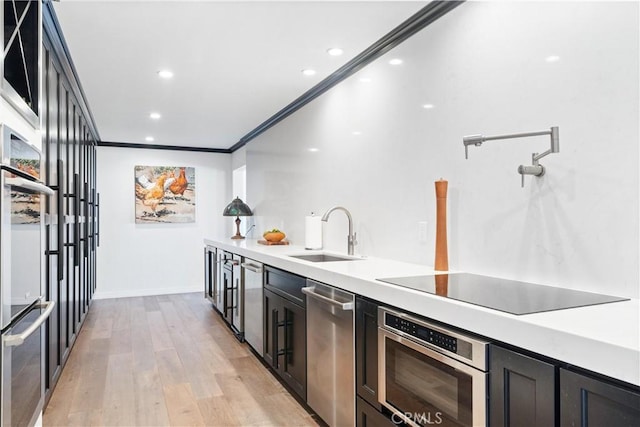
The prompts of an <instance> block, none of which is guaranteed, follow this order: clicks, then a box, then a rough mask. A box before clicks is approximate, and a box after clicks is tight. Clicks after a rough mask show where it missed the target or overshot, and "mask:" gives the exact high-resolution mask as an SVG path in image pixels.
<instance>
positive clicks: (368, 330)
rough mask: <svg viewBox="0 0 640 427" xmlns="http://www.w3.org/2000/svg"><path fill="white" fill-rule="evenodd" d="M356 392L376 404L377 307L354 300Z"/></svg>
mask: <svg viewBox="0 0 640 427" xmlns="http://www.w3.org/2000/svg"><path fill="white" fill-rule="evenodd" d="M356 391H357V393H358V395H359V396H360V397H362V398H363V399H365V400H366V401H367V402H369V404H371V405H373V406H374V407H376V408H377V409H380V403H378V305H377V304H376V303H374V302H371V301H368V300H366V299H363V298H360V297H358V298H356Z"/></svg>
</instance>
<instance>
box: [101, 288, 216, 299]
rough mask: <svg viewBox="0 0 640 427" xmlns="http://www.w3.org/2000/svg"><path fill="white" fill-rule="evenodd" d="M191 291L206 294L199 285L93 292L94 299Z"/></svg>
mask: <svg viewBox="0 0 640 427" xmlns="http://www.w3.org/2000/svg"><path fill="white" fill-rule="evenodd" d="M190 292H202V295H204V288H203V287H202V286H198V287H186V288H185V287H182V288H150V289H122V290H118V291H101V290H100V289H97V290H96V293H95V294H93V299H108V298H128V297H146V296H150V295H169V294H186V293H190ZM203 298H204V296H203Z"/></svg>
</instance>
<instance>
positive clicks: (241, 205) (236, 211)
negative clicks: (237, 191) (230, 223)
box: [222, 197, 253, 216]
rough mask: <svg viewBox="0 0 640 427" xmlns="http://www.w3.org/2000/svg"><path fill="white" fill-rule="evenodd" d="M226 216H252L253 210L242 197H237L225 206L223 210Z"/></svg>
mask: <svg viewBox="0 0 640 427" xmlns="http://www.w3.org/2000/svg"><path fill="white" fill-rule="evenodd" d="M222 215H224V216H251V215H253V212H251V208H250V207H249V206H248V205H247V204H246V203H245V202H243V201H242V200H240V198H238V197H236V198H235V199H233V201H232V202H231V203H229V204H228V205H227V207H226V208H224V211H223V212H222Z"/></svg>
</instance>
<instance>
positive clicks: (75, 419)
mask: <svg viewBox="0 0 640 427" xmlns="http://www.w3.org/2000/svg"><path fill="white" fill-rule="evenodd" d="M43 425H44V426H46V427H49V426H67V425H77V426H93V425H95V426H183V425H184V426H186V425H194V426H198V425H207V426H282V425H294V426H305V425H309V426H317V423H316V422H315V420H314V419H313V417H311V416H310V415H309V414H308V413H307V411H306V410H305V408H303V407H302V406H300V404H299V403H298V402H297V401H296V400H295V399H294V398H293V397H292V396H291V395H290V394H289V393H288V392H287V391H286V389H285V388H284V387H283V386H282V384H281V383H280V382H279V381H278V380H277V379H276V378H275V377H274V376H273V375H272V374H271V372H269V370H268V369H266V368H265V367H264V365H262V363H261V362H260V361H259V360H258V359H257V358H256V356H255V355H254V354H253V353H252V352H251V351H250V350H249V347H248V345H247V344H246V343H240V342H239V341H238V340H237V339H236V338H235V337H234V336H233V334H232V333H231V331H230V330H229V328H228V326H227V325H226V324H225V323H224V322H223V320H222V318H221V316H220V315H219V314H218V313H217V312H215V311H214V309H213V308H212V306H211V303H210V302H209V301H207V300H205V298H203V296H202V293H190V294H177V295H165V296H153V297H136V298H127V299H113V300H98V301H94V302H93V304H92V308H91V310H90V312H89V314H88V315H87V320H86V321H85V325H84V327H83V329H82V331H81V332H80V334H79V336H78V339H77V341H76V344H75V346H74V348H73V351H72V353H71V355H70V357H69V360H68V361H67V364H66V367H65V369H64V371H63V373H62V376H61V377H60V379H59V381H58V384H57V386H56V389H55V391H54V392H53V395H52V396H51V399H50V400H49V403H48V406H47V408H46V409H45V412H44V418H43Z"/></svg>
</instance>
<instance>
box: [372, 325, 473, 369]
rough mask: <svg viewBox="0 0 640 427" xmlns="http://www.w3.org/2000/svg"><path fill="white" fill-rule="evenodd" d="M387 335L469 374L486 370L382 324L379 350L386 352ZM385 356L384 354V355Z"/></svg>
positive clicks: (379, 334) (379, 335)
mask: <svg viewBox="0 0 640 427" xmlns="http://www.w3.org/2000/svg"><path fill="white" fill-rule="evenodd" d="M385 337H387V338H389V339H392V340H394V341H395V342H397V343H400V344H402V345H404V346H406V347H409V348H411V349H413V350H415V351H417V352H418V353H422V354H424V355H425V356H428V357H430V358H432V359H434V360H437V361H438V362H441V363H444V364H445V365H447V366H450V367H452V368H454V369H457V370H458V371H461V372H464V373H465V374H468V375H470V376H475V375H476V374H484V372H482V371H481V370H479V369H476V368H473V367H471V366H469V365H467V364H465V363H462V362H458V361H457V360H455V359H453V358H452V357H449V356H446V355H444V354H442V353H439V352H437V351H435V350H431V349H430V348H429V347H426V346H424V345H421V344H418V343H416V342H415V341H413V340H411V339H409V338H404V337H401V336H400V335H398V334H395V333H393V332H390V331H388V330H386V329H384V328H381V327H380V326H378V340H379V341H382V346H381V347H382V348H380V349H379V350H381V351H382V352H384V338H385ZM383 356H384V355H383ZM378 360H380V354H378Z"/></svg>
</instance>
